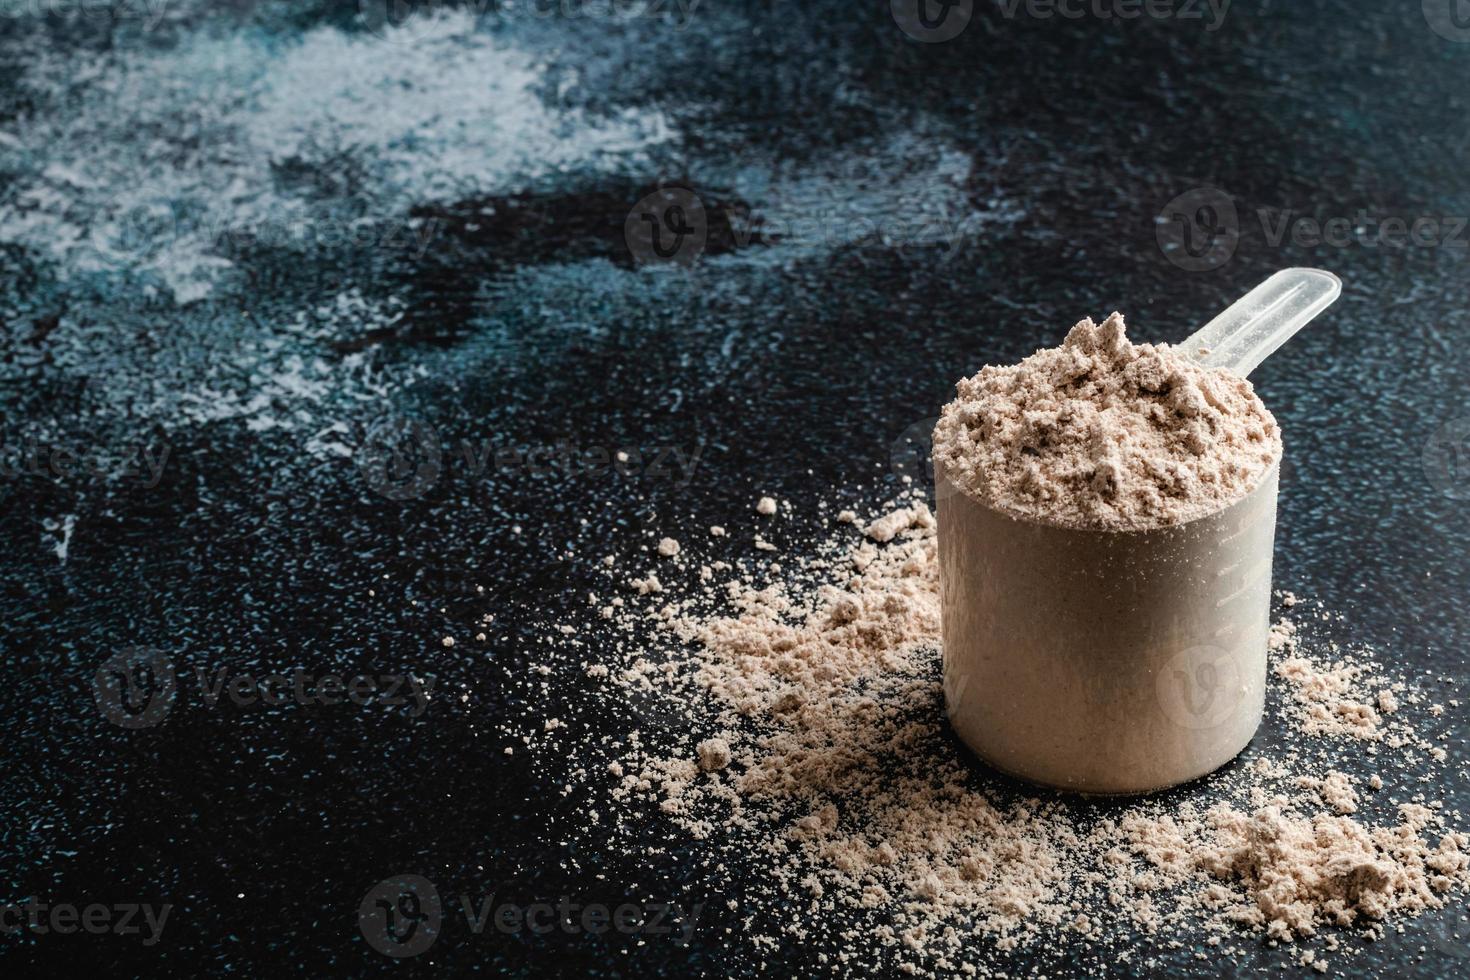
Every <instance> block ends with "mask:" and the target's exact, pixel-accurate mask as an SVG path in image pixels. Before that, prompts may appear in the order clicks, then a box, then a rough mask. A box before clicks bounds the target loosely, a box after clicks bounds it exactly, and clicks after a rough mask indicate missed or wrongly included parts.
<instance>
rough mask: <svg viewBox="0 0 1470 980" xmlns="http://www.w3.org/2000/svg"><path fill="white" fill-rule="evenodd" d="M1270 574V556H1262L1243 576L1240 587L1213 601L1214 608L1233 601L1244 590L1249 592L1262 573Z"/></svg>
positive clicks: (1243, 592)
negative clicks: (1242, 583)
mask: <svg viewBox="0 0 1470 980" xmlns="http://www.w3.org/2000/svg"><path fill="white" fill-rule="evenodd" d="M1270 574H1271V559H1270V558H1263V559H1261V560H1260V561H1258V562H1256V564H1255V565H1253V566H1252V567H1251V570H1250V573H1249V574H1248V575H1246V577H1245V584H1244V585H1242V586H1241V587H1240V588H1238V589H1236V590H1235V591H1234V592H1232V593H1230V594H1229V595H1228V596H1226V597H1225V598H1223V599H1220V600H1219V601H1218V602H1216V603H1215V608H1216V609H1219V608H1221V607H1222V606H1225V605H1227V604H1229V603H1231V602H1234V601H1235V600H1236V599H1239V598H1240V597H1241V596H1242V595H1243V594H1245V593H1246V592H1249V591H1250V589H1251V587H1252V586H1254V585H1255V584H1256V582H1257V581H1259V580H1260V578H1261V576H1262V575H1270Z"/></svg>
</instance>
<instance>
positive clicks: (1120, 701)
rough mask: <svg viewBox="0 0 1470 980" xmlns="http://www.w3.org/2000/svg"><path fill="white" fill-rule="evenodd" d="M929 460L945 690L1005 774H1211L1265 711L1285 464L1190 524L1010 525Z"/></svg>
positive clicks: (973, 737)
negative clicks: (934, 492)
mask: <svg viewBox="0 0 1470 980" xmlns="http://www.w3.org/2000/svg"><path fill="white" fill-rule="evenodd" d="M937 470H938V472H937V473H936V476H937V478H938V488H939V493H938V523H939V528H938V534H939V574H940V589H941V601H942V609H943V635H944V693H945V705H946V709H947V712H948V715H949V720H950V723H951V725H952V726H953V728H954V730H955V732H956V734H958V736H959V737H960V739H961V740H963V741H964V742H965V744H966V745H968V746H969V747H970V748H971V749H972V750H973V751H974V752H975V753H976V754H977V755H978V756H980V757H981V758H982V759H984V760H985V761H986V762H988V763H989V764H991V765H992V766H994V767H995V768H996V769H999V770H1001V771H1003V772H1006V773H1009V774H1011V775H1014V776H1017V777H1020V778H1022V779H1025V780H1029V781H1032V782H1036V783H1041V784H1045V785H1048V786H1054V787H1059V788H1062V789H1066V790H1072V791H1076V792H1081V793H1096V794H1127V793H1143V792H1149V791H1152V790H1158V789H1162V788H1164V787H1167V786H1172V785H1175V784H1177V783H1182V782H1186V781H1188V780H1191V779H1195V778H1197V777H1199V776H1203V775H1205V774H1206V773H1209V772H1212V771H1213V770H1215V769H1216V768H1218V767H1220V766H1221V765H1223V764H1225V763H1226V762H1228V761H1229V760H1230V759H1232V758H1234V757H1235V756H1236V755H1237V754H1239V753H1240V751H1241V750H1242V749H1243V748H1245V746H1246V745H1247V744H1248V743H1249V742H1250V740H1251V738H1252V736H1253V735H1254V734H1255V732H1256V729H1257V727H1259V725H1260V722H1261V714H1262V709H1263V705H1264V698H1265V685H1266V649H1267V638H1268V633H1269V629H1270V619H1269V617H1270V590H1271V554H1272V546H1273V540H1274V535H1275V525H1276V493H1277V483H1278V473H1279V463H1278V464H1276V465H1274V466H1272V467H1271V469H1270V470H1269V471H1268V472H1267V473H1266V474H1265V476H1264V477H1263V478H1262V479H1261V482H1260V483H1259V484H1258V485H1257V486H1256V487H1255V488H1254V489H1253V490H1252V491H1251V492H1250V493H1248V494H1247V495H1246V496H1244V497H1242V498H1240V499H1239V500H1237V501H1235V502H1234V503H1232V504H1230V505H1228V506H1226V507H1225V508H1224V509H1222V510H1220V511H1217V512H1215V513H1213V514H1210V515H1207V516H1204V517H1201V518H1198V519H1196V520H1193V521H1190V522H1188V523H1185V524H1180V525H1174V526H1169V527H1163V528H1159V529H1156V530H1143V531H1101V530H1081V529H1076V528H1070V527H1060V526H1054V525H1048V524H1041V523H1036V522H1033V521H1026V520H1020V519H1017V518H1016V517H1012V516H1009V515H1008V514H1006V513H1003V512H1001V511H998V510H996V509H993V508H992V507H990V506H988V505H986V504H985V503H983V502H981V501H980V500H979V499H977V498H975V497H973V496H971V495H969V494H968V493H966V492H965V491H963V490H961V489H959V488H958V487H956V486H954V485H953V484H951V483H950V482H949V480H948V479H947V478H946V476H945V474H944V471H943V466H942V465H938V466H937Z"/></svg>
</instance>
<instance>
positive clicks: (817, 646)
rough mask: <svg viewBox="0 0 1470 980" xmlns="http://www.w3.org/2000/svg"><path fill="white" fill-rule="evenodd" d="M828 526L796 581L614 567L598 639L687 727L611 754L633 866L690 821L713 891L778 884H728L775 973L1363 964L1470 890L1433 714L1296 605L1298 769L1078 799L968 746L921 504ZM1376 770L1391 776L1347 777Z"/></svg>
mask: <svg viewBox="0 0 1470 980" xmlns="http://www.w3.org/2000/svg"><path fill="white" fill-rule="evenodd" d="M1263 431H1264V430H1263ZM1273 431H1274V430H1273ZM1266 441H1267V442H1270V441H1271V439H1270V438H1269V437H1268V438H1267V440H1266ZM1264 458H1265V457H1264V456H1263V457H1262V459H1264ZM757 520H769V518H757ZM824 523H825V524H826V526H827V528H828V530H827V531H826V532H824V533H825V534H826V535H827V536H828V537H827V539H826V542H825V544H822V545H820V546H818V547H816V548H815V550H814V551H813V552H811V553H809V554H808V555H806V556H805V557H802V558H798V559H794V560H793V559H788V558H784V557H783V558H782V563H781V564H779V565H776V564H772V563H771V562H770V557H771V556H770V555H768V554H765V553H763V552H762V553H757V554H755V555H751V556H750V557H749V558H747V559H743V560H738V561H737V560H735V559H733V558H732V561H729V562H727V561H724V560H716V559H713V558H704V559H701V558H699V557H694V556H692V555H691V554H690V549H685V550H683V551H681V552H680V553H679V554H678V555H676V556H672V557H664V558H661V559H654V560H658V561H662V562H664V563H665V565H664V566H662V567H663V568H664V571H665V573H666V575H665V577H666V584H665V585H664V586H663V588H662V590H661V591H652V592H650V591H649V590H647V589H646V587H645V586H646V579H644V578H640V577H639V574H640V572H641V573H642V574H647V572H646V570H642V569H625V568H621V567H619V566H620V565H621V564H622V563H621V562H617V561H614V562H613V563H611V567H610V568H609V569H608V572H609V574H610V575H611V576H613V577H614V580H615V582H616V584H617V585H618V586H619V587H620V589H621V592H622V595H621V596H619V597H618V598H616V599H614V600H613V601H612V602H611V603H610V604H607V605H604V606H602V608H601V612H602V614H603V616H602V618H601V620H600V626H599V627H597V629H598V630H599V635H600V636H602V637H604V638H605V637H607V636H617V637H621V641H620V642H618V643H617V644H616V646H617V647H618V648H619V651H620V653H621V656H622V660H623V662H622V664H621V665H620V666H619V665H617V664H610V663H609V661H608V660H607V656H608V655H609V654H607V653H605V652H600V653H599V659H600V662H598V663H593V664H587V665H585V672H586V674H587V676H588V678H590V683H592V684H594V685H595V686H597V687H599V688H601V689H602V690H603V691H604V696H605V697H608V698H612V699H618V700H621V701H623V702H625V703H628V704H653V705H656V706H657V710H656V711H654V714H653V715H651V716H650V717H661V718H663V719H664V720H665V724H663V725H662V726H656V727H662V728H665V729H667V731H664V732H661V733H655V732H653V731H644V730H642V727H643V726H641V725H637V726H636V727H635V728H633V729H630V730H629V731H628V732H627V734H626V737H625V738H624V739H622V740H620V741H619V742H617V743H616V744H615V745H614V746H613V747H612V749H611V754H610V755H609V756H607V762H606V763H605V768H606V770H607V771H608V773H610V776H608V777H607V778H610V779H612V780H613V783H614V787H613V789H612V795H613V798H614V799H613V802H614V822H615V825H616V826H617V827H620V828H622V829H623V830H624V831H625V832H626V833H627V835H628V839H629V840H632V839H634V838H637V839H645V838H644V837H643V836H641V835H644V834H646V828H647V824H648V821H649V820H650V819H660V818H661V819H666V820H669V821H672V822H673V823H674V824H675V825H677V826H678V827H680V828H682V829H683V830H684V831H685V832H686V833H688V834H689V835H691V836H692V837H694V838H697V839H699V840H700V841H702V843H701V844H700V845H698V850H699V851H700V852H702V853H705V854H707V855H709V857H708V862H709V868H708V870H709V872H710V874H712V875H716V874H718V873H728V868H727V862H730V863H734V862H737V861H738V862H741V865H740V866H742V867H747V866H748V864H749V863H750V862H754V863H756V865H757V866H758V867H759V868H761V869H762V870H761V872H760V873H756V874H754V875H752V874H750V873H749V872H748V871H747V872H746V873H744V874H742V875H741V876H740V877H738V878H737V879H735V880H733V881H732V883H731V884H730V886H729V887H730V889H731V893H732V894H738V895H739V896H740V906H739V911H740V914H741V917H742V920H743V921H744V923H745V930H746V931H745V933H744V934H743V935H742V936H739V937H736V938H735V939H732V942H735V941H737V940H739V941H744V942H747V943H748V944H749V946H748V951H749V953H750V955H752V956H754V957H755V958H757V959H759V958H760V957H762V956H763V955H765V954H766V953H767V952H769V951H772V950H774V949H776V948H778V947H780V946H782V945H785V944H789V943H790V942H793V941H800V942H803V943H817V944H819V945H818V946H817V948H818V949H823V950H830V952H823V953H821V954H819V955H820V958H821V959H822V961H823V962H825V963H827V964H828V966H829V967H830V968H831V970H832V972H834V973H847V972H849V971H857V970H861V971H863V972H867V971H868V970H870V969H871V968H872V964H873V962H874V961H875V956H877V955H879V951H882V952H881V955H883V956H892V957H894V958H895V959H896V961H897V963H898V965H899V966H900V967H902V968H903V969H905V970H907V971H909V972H912V973H924V974H933V973H940V974H944V973H949V972H952V971H955V970H959V971H962V972H964V973H971V974H973V973H984V974H988V973H992V972H994V969H995V967H994V963H993V962H992V961H993V960H994V959H995V958H996V957H1003V956H1005V955H1007V952H1008V951H1011V950H1015V949H1018V948H1024V947H1027V946H1029V945H1031V944H1034V943H1037V942H1038V941H1040V942H1042V943H1044V944H1046V945H1047V946H1048V947H1054V946H1056V945H1057V943H1059V942H1061V941H1062V940H1061V937H1062V936H1063V935H1066V936H1070V937H1072V938H1071V940H1069V941H1070V942H1075V943H1079V944H1082V945H1083V946H1084V947H1086V948H1091V949H1096V950H1099V951H1100V954H1099V955H1100V956H1102V959H1100V960H1099V962H1113V961H1119V962H1127V961H1129V960H1130V958H1131V957H1133V956H1134V955H1135V954H1134V952H1133V947H1134V946H1135V945H1136V937H1137V936H1138V935H1140V934H1142V935H1145V936H1151V937H1154V938H1155V939H1157V940H1160V941H1163V942H1167V943H1175V944H1178V943H1182V944H1188V945H1190V946H1192V947H1194V948H1196V949H1201V950H1202V949H1206V948H1208V949H1209V950H1210V953H1209V958H1210V959H1211V960H1216V959H1218V958H1220V957H1228V956H1231V955H1233V954H1239V953H1240V952H1241V951H1242V950H1245V949H1247V948H1248V947H1249V945H1250V944H1253V943H1257V942H1260V941H1261V940H1260V939H1254V938H1252V937H1253V936H1260V937H1263V938H1264V941H1266V942H1268V943H1272V944H1275V943H1278V942H1294V943H1303V944H1305V945H1303V946H1300V947H1297V952H1295V953H1293V954H1292V955H1293V958H1294V959H1295V960H1296V962H1299V963H1301V964H1302V965H1308V966H1312V967H1314V968H1316V969H1317V970H1321V971H1326V970H1327V969H1328V968H1329V967H1328V964H1329V957H1330V956H1343V955H1347V954H1350V953H1351V952H1352V951H1353V950H1354V949H1355V948H1360V947H1354V946H1350V945H1349V944H1347V943H1346V942H1345V939H1346V938H1347V937H1348V936H1350V935H1354V934H1356V935H1360V936H1364V937H1368V938H1382V937H1383V935H1384V934H1385V930H1386V929H1389V928H1392V927H1393V926H1394V921H1395V919H1396V918H1397V917H1402V916H1408V915H1414V914H1417V913H1420V912H1423V911H1425V910H1430V909H1438V908H1440V907H1442V906H1443V905H1444V903H1445V901H1446V898H1447V896H1449V895H1450V894H1451V893H1452V892H1454V891H1457V890H1460V889H1463V888H1464V887H1465V885H1466V884H1467V880H1470V837H1467V836H1466V835H1465V834H1464V833H1463V832H1461V831H1460V830H1458V829H1454V828H1453V827H1451V826H1450V825H1449V821H1448V820H1447V819H1446V814H1445V813H1444V810H1443V807H1442V805H1441V804H1440V803H1438V802H1436V801H1434V800H1433V799H1430V798H1427V797H1426V796H1425V794H1424V792H1423V791H1422V788H1421V783H1424V782H1430V781H1433V780H1434V779H1436V778H1438V777H1436V775H1435V771H1436V770H1437V769H1442V766H1443V760H1444V752H1443V750H1442V749H1439V748H1438V747H1437V746H1435V745H1434V743H1433V742H1431V741H1430V740H1429V739H1428V738H1425V737H1424V736H1422V735H1421V734H1419V731H1418V730H1417V728H1416V727H1415V725H1414V724H1413V723H1411V722H1410V721H1409V720H1408V719H1409V716H1410V715H1411V714H1416V713H1417V714H1418V715H1424V714H1426V713H1427V714H1428V715H1429V716H1430V723H1431V724H1432V718H1433V717H1434V716H1435V715H1436V713H1437V712H1436V711H1435V710H1429V711H1427V712H1426V711H1425V710H1423V709H1421V708H1419V705H1420V704H1421V702H1426V700H1427V699H1426V696H1425V695H1424V694H1423V693H1421V691H1420V690H1418V688H1417V687H1414V686H1412V685H1409V684H1406V683H1405V682H1404V681H1402V680H1399V681H1395V680H1391V679H1390V678H1389V677H1387V676H1385V675H1384V674H1383V673H1382V672H1381V671H1380V669H1379V668H1378V667H1376V666H1375V665H1374V664H1373V663H1372V661H1371V659H1370V658H1369V657H1368V655H1367V654H1365V653H1364V652H1362V651H1359V652H1357V653H1350V652H1348V651H1345V650H1339V649H1336V648H1329V649H1328V650H1327V651H1326V652H1327V654H1328V655H1327V656H1325V657H1324V656H1318V655H1312V654H1310V653H1308V652H1307V651H1306V650H1305V649H1304V643H1303V640H1302V638H1301V635H1300V634H1299V632H1298V628H1297V621H1298V620H1300V619H1301V618H1302V617H1303V614H1307V615H1309V616H1310V615H1312V614H1311V613H1309V612H1308V608H1307V606H1306V605H1299V604H1297V600H1296V599H1295V597H1294V596H1286V597H1285V598H1284V599H1283V602H1282V605H1283V607H1284V608H1285V607H1288V606H1291V607H1294V608H1291V609H1288V610H1287V611H1289V612H1290V613H1291V615H1292V617H1294V618H1291V619H1288V618H1286V617H1283V618H1282V619H1281V620H1280V621H1279V622H1278V623H1277V625H1276V626H1275V627H1274V628H1273V631H1272V637H1271V647H1272V654H1271V657H1272V669H1273V672H1274V675H1275V676H1274V681H1273V684H1274V685H1276V686H1277V687H1278V688H1280V691H1279V694H1280V697H1279V700H1280V702H1281V707H1280V708H1279V710H1278V711H1277V712H1276V713H1277V715H1278V717H1280V718H1281V719H1282V721H1283V723H1284V728H1285V742H1284V744H1283V743H1282V742H1281V741H1280V740H1279V739H1273V740H1270V744H1269V745H1268V746H1261V745H1260V744H1259V743H1261V742H1262V741H1263V739H1261V738H1258V739H1257V745H1255V746H1253V747H1252V748H1250V749H1248V750H1247V752H1246V753H1245V754H1244V755H1243V756H1242V757H1241V758H1240V759H1239V760H1237V761H1236V762H1235V763H1232V764H1231V765H1229V766H1227V767H1226V768H1225V769H1224V770H1222V771H1221V772H1220V773H1217V774H1215V775H1214V776H1211V777H1209V778H1207V779H1205V780H1202V781H1200V782H1197V783H1195V784H1191V785H1190V786H1187V787H1184V788H1183V789H1182V790H1176V791H1174V792H1172V793H1169V794H1166V795H1164V796H1161V797H1158V798H1143V799H1134V800H1130V801H1126V802H1121V801H1110V802H1102V801H1095V800H1086V799H1080V798H1077V797H1067V796H1058V795H1055V794H1051V793H1049V792H1046V791H1043V790H1037V789H1032V788H1028V787H1025V786H1022V785H1019V784H1016V783H1014V782H1012V781H1010V780H1006V779H1004V778H1003V777H999V776H997V775H994V774H992V773H990V772H989V771H988V770H986V769H985V768H984V767H983V766H981V765H979V764H978V763H976V762H975V761H974V760H973V758H972V757H970V756H969V755H968V754H967V753H966V752H965V751H964V750H963V748H962V747H961V746H960V745H959V743H957V742H956V741H955V740H954V739H953V738H952V737H951V736H950V735H949V733H948V729H947V725H946V723H945V720H944V708H943V693H942V689H941V681H940V671H939V642H940V639H939V638H940V611H939V595H938V581H937V579H938V575H937V567H936V554H935V551H936V539H935V524H934V519H933V517H932V515H931V513H930V511H929V509H928V507H927V506H926V505H925V503H924V502H923V501H922V500H920V499H918V498H917V497H915V496H909V497H906V498H901V499H900V500H899V501H897V502H895V503H894V504H893V505H890V507H888V508H886V509H885V510H884V512H882V513H881V514H880V515H877V516H876V519H874V520H872V521H870V522H868V523H866V524H865V523H863V522H861V521H856V522H854V515H852V514H851V513H849V512H846V511H844V512H843V514H842V515H841V517H840V519H839V520H835V521H832V520H829V521H824ZM739 537H740V536H739V535H738V534H736V535H733V536H732V538H731V539H722V540H721V541H720V544H719V547H720V549H722V550H721V552H720V553H722V554H726V555H730V554H733V552H732V551H729V550H725V549H727V548H728V549H733V548H735V547H737V546H736V545H734V544H733V543H732V544H729V545H726V543H725V542H727V541H730V542H733V540H734V539H735V538H739ZM732 562H733V563H732ZM670 563H672V568H671V567H670ZM674 572H678V574H679V577H681V578H682V579H684V580H686V581H687V584H679V583H678V582H676V581H675V574H674ZM623 596H626V597H627V601H626V602H625V601H624V599H623ZM1315 615H1317V616H1318V617H1320V618H1323V619H1326V618H1327V614H1326V613H1322V612H1319V613H1317V614H1315ZM609 626H611V627H612V630H611V632H610V633H609V632H607V628H608V627H609ZM598 646H599V647H602V648H604V650H605V649H606V641H605V639H604V640H599V642H598ZM609 666H610V667H611V669H609ZM1436 707H1437V706H1436ZM1390 709H1391V710H1390ZM1440 710H1442V709H1440ZM635 725H636V721H635ZM604 748H605V746H602V745H600V744H599V749H604ZM1370 760H1372V761H1373V762H1374V763H1375V764H1376V766H1375V767H1376V768H1377V770H1378V773H1379V774H1375V775H1372V776H1371V777H1367V778H1356V777H1351V776H1349V775H1347V774H1346V773H1345V772H1344V770H1353V769H1356V770H1359V771H1361V770H1362V769H1363V766H1364V763H1365V762H1368V761H1370ZM1380 774H1381V775H1380ZM602 832H603V831H601V830H599V833H602ZM630 846H631V845H630ZM735 907H736V906H735V905H733V904H732V906H731V908H732V909H733V908H735ZM763 909H764V910H765V912H766V914H765V915H764V916H763V915H762V914H761V912H762V910H763ZM793 910H794V912H793ZM1196 955H1198V956H1200V957H1202V958H1203V957H1204V955H1205V954H1204V953H1203V952H1200V953H1197V954H1196Z"/></svg>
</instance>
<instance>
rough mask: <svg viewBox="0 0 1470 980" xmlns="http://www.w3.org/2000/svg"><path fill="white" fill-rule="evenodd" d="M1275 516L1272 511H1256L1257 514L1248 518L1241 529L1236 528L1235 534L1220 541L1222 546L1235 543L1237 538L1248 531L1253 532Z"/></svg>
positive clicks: (1228, 535)
mask: <svg viewBox="0 0 1470 980" xmlns="http://www.w3.org/2000/svg"><path fill="white" fill-rule="evenodd" d="M1274 516H1275V515H1274V514H1272V512H1271V511H1270V510H1266V509H1259V508H1258V509H1256V512H1255V513H1254V514H1253V515H1251V516H1250V517H1248V518H1246V520H1245V521H1244V522H1243V523H1242V524H1241V525H1240V527H1238V528H1236V529H1235V531H1234V532H1233V533H1231V534H1227V535H1226V536H1225V537H1223V538H1221V539H1220V544H1222V545H1226V544H1229V543H1230V542H1232V541H1234V540H1235V539H1236V538H1238V537H1240V536H1241V535H1242V534H1244V533H1246V532H1247V531H1249V530H1252V529H1253V528H1255V527H1256V526H1257V525H1259V524H1260V523H1261V522H1262V521H1264V520H1266V519H1267V518H1269V517H1274Z"/></svg>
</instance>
